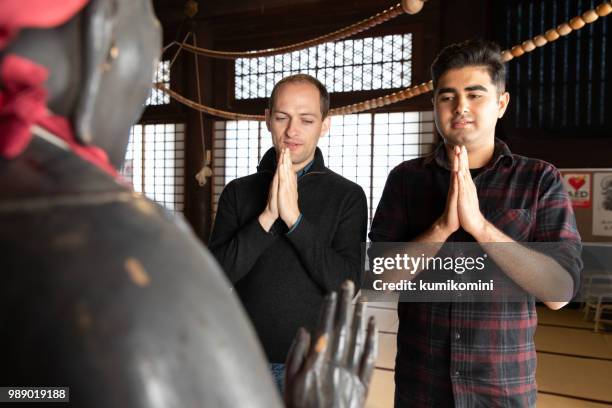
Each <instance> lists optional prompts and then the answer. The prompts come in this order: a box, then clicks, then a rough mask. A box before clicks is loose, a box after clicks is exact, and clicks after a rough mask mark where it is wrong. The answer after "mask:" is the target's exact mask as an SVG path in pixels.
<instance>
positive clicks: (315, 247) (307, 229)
mask: <svg viewBox="0 0 612 408" xmlns="http://www.w3.org/2000/svg"><path fill="white" fill-rule="evenodd" d="M275 169H276V152H275V151H274V148H272V149H270V150H268V152H267V153H266V154H265V155H264V157H263V158H262V160H261V163H260V165H259V166H258V168H257V170H258V171H257V173H255V174H252V175H250V176H246V177H242V178H239V179H236V180H233V181H232V182H230V183H229V184H228V185H227V186H226V187H225V189H224V190H223V193H222V194H221V198H220V200H219V207H218V210H217V216H216V220H215V226H214V229H213V232H212V236H211V239H210V246H209V247H210V250H211V251H212V252H213V254H214V255H215V257H216V258H217V260H218V261H219V263H220V264H221V266H222V267H223V269H224V270H225V273H226V274H227V276H228V277H229V279H230V280H231V282H232V283H233V284H234V287H235V288H236V291H237V293H238V295H239V297H240V299H241V300H242V302H243V304H244V306H245V308H246V310H247V312H248V313H249V315H250V317H251V320H252V322H253V324H254V326H255V329H256V330H257V333H258V335H259V338H260V340H261V342H262V344H263V346H264V349H265V351H266V354H267V356H268V359H269V361H270V362H273V363H284V362H285V357H286V355H287V352H288V350H289V347H290V345H291V342H292V340H293V338H294V336H295V334H296V332H297V329H298V328H299V327H300V326H304V327H306V328H307V329H309V330H312V329H313V328H314V327H315V326H316V322H317V320H318V315H319V308H320V306H321V303H322V301H323V298H324V296H325V295H326V294H327V293H328V292H330V291H332V290H338V289H339V287H340V284H341V283H342V282H343V281H344V280H345V279H351V280H353V281H354V282H355V284H356V286H357V288H359V286H360V284H361V278H362V277H361V272H360V271H361V264H360V262H361V243H362V242H364V241H365V237H366V228H367V216H368V210H367V202H366V197H365V194H364V192H363V190H362V188H361V187H360V186H359V185H358V184H355V183H353V182H352V181H349V180H347V179H345V178H343V177H342V176H340V175H338V174H336V173H334V172H333V171H331V170H329V169H328V168H326V167H325V163H324V161H323V155H322V154H321V151H320V150H319V149H318V148H317V150H316V153H315V159H314V163H313V165H312V167H311V168H310V170H309V172H308V173H306V174H305V175H303V176H302V177H300V179H299V180H298V194H299V198H298V205H299V208H300V211H301V213H302V220H301V222H300V223H299V224H298V225H297V227H296V228H295V229H294V230H293V231H292V232H291V233H290V234H288V235H287V230H288V229H287V226H286V225H285V223H284V222H283V221H282V220H281V219H280V218H279V219H278V220H277V221H276V222H275V224H274V225H273V226H272V228H271V229H270V232H266V231H265V230H264V229H263V228H262V227H261V225H260V224H259V221H258V216H259V214H261V212H262V211H263V210H264V208H265V206H266V203H267V197H268V190H269V187H270V183H271V181H272V177H273V175H274V171H275Z"/></svg>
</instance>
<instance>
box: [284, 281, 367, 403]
mask: <svg viewBox="0 0 612 408" xmlns="http://www.w3.org/2000/svg"><path fill="white" fill-rule="evenodd" d="M354 291H355V289H354V285H353V282H351V281H346V282H344V284H343V285H342V293H341V294H340V304H339V305H337V303H338V302H337V295H336V293H332V294H330V295H328V296H327V297H326V299H325V303H324V305H323V308H322V314H321V318H320V321H319V327H318V328H317V333H316V335H315V337H314V340H313V341H312V342H311V339H310V335H309V333H308V332H307V331H306V330H304V329H303V328H300V330H299V332H298V335H297V336H296V338H295V340H294V341H293V345H292V346H291V349H290V350H289V355H288V356H287V365H286V374H285V404H286V406H287V407H290V408H331V407H333V408H360V407H363V405H364V403H365V400H366V396H367V393H368V386H369V384H370V379H371V377H372V373H373V371H374V363H375V361H376V355H377V353H378V330H377V328H376V322H375V321H374V318H373V317H371V318H370V320H369V321H368V324H367V329H366V327H365V308H366V305H365V303H364V302H363V300H362V299H361V298H360V299H359V300H358V301H357V303H356V304H355V305H353V304H352V300H353V294H354Z"/></svg>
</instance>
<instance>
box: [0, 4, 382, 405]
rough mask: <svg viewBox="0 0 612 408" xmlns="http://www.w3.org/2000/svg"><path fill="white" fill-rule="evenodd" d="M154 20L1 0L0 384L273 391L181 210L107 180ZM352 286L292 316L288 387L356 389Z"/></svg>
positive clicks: (251, 337)
mask: <svg viewBox="0 0 612 408" xmlns="http://www.w3.org/2000/svg"><path fill="white" fill-rule="evenodd" d="M160 44H161V29H160V25H159V23H158V22H157V20H156V18H155V16H154V14H153V10H152V7H151V4H150V1H149V0H91V1H89V2H88V1H87V0H63V1H56V0H35V1H29V2H24V1H21V0H5V1H3V2H2V4H0V265H1V268H0V270H1V272H2V277H3V282H2V285H1V287H0V302H1V303H0V305H1V308H0V325H1V327H2V331H3V332H2V340H1V346H2V347H1V351H0V353H1V354H2V358H1V362H2V367H1V368H0V372H1V374H0V386H9V385H10V386H69V387H70V400H71V402H72V405H71V406H75V407H87V408H95V407H105V408H106V407H132V408H140V407H164V408H168V407H215V408H219V407H221V408H222V407H231V408H235V407H266V408H271V407H279V406H281V405H282V402H281V398H280V396H279V395H278V394H277V391H276V389H275V387H274V385H273V383H272V379H271V376H270V374H269V371H268V370H269V369H268V365H267V364H266V362H265V360H264V356H263V352H262V350H261V348H260V346H259V344H258V343H257V340H256V338H255V334H254V331H253V329H252V327H251V325H250V323H249V322H248V320H247V318H246V316H245V314H244V312H243V310H242V307H241V305H240V304H239V302H238V300H237V298H236V297H235V296H234V295H233V293H232V292H231V290H230V285H229V283H228V282H227V281H226V279H225V277H224V276H223V274H222V273H221V271H220V270H219V267H218V266H217V265H216V263H215V262H214V261H213V258H212V257H211V256H210V255H209V254H208V253H207V252H206V251H205V250H204V249H203V248H202V246H201V245H200V243H199V242H198V240H197V239H196V238H195V236H193V234H192V233H191V232H190V231H189V228H188V227H187V226H186V225H184V224H182V223H181V221H179V220H177V219H175V218H174V217H172V216H170V215H169V214H168V213H167V212H165V211H164V210H163V209H162V208H161V207H159V206H158V205H156V204H155V203H153V202H151V201H149V200H147V199H145V198H143V197H141V196H137V195H135V194H134V193H133V192H131V190H130V189H128V188H126V187H125V186H123V185H122V184H121V183H119V182H117V181H116V180H115V176H116V171H115V168H116V167H117V166H119V165H120V164H121V162H122V160H123V157H124V154H125V149H126V145H127V142H128V131H129V128H130V126H131V125H132V124H133V123H134V122H135V121H136V120H137V119H138V117H139V115H140V114H141V111H142V108H143V102H144V100H145V98H146V96H147V94H148V92H149V89H150V85H151V80H152V76H153V72H154V68H155V67H156V64H157V58H158V54H159V50H160ZM351 298H352V288H351V287H350V285H346V286H345V288H344V292H343V294H342V295H341V301H340V302H339V305H338V307H336V297H335V296H330V297H329V301H328V303H327V306H326V311H325V312H324V313H323V315H322V319H321V322H322V323H321V328H320V329H319V331H318V333H316V335H315V336H313V340H312V344H311V341H310V339H309V336H308V334H307V333H306V332H300V334H299V336H298V338H297V339H296V342H295V345H294V348H293V350H292V352H291V354H290V360H289V368H290V370H288V373H287V376H288V377H287V390H286V396H285V400H286V402H287V403H288V405H290V406H292V407H332V406H337V407H358V406H361V405H362V404H363V401H364V399H365V395H366V393H367V384H368V382H369V378H370V376H371V373H372V368H373V364H374V359H375V354H376V328H375V326H374V324H373V322H370V323H369V324H368V330H367V334H364V330H365V327H364V326H366V324H365V323H364V318H363V311H362V307H363V306H362V304H361V303H358V304H357V306H356V307H355V313H354V316H353V313H352V310H353V307H352V306H351V303H350V300H351Z"/></svg>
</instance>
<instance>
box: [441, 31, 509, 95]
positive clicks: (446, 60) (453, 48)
mask: <svg viewBox="0 0 612 408" xmlns="http://www.w3.org/2000/svg"><path fill="white" fill-rule="evenodd" d="M472 66H482V67H485V68H486V70H487V71H488V72H489V76H490V77H491V82H492V83H493V84H494V85H495V87H496V88H497V91H498V92H499V93H501V92H504V91H505V89H506V65H505V64H504V62H503V61H502V58H501V49H500V47H499V45H497V44H495V43H494V42H491V41H486V40H482V39H475V40H467V41H464V42H462V43H457V44H451V45H449V46H447V47H445V48H444V49H443V50H442V51H441V52H440V53H439V54H438V56H437V57H436V59H435V60H434V62H433V64H431V77H432V78H433V86H434V90H436V89H437V88H438V81H439V80H440V77H442V75H444V73H446V72H447V71H449V70H451V69H459V68H464V67H472Z"/></svg>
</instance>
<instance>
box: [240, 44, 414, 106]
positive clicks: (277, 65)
mask: <svg viewBox="0 0 612 408" xmlns="http://www.w3.org/2000/svg"><path fill="white" fill-rule="evenodd" d="M411 60H412V34H397V35H387V36H382V37H368V38H361V39H356V40H345V41H338V42H335V43H325V44H321V45H319V46H316V47H311V48H307V49H304V50H300V51H294V52H291V53H287V54H282V55H276V56H271V57H261V58H240V59H237V60H236V62H235V97H236V99H250V98H267V97H269V96H270V93H271V92H272V87H273V86H274V84H275V83H276V82H278V81H279V80H280V79H281V78H283V77H285V76H288V75H291V74H297V73H306V74H310V75H312V76H314V77H315V78H317V79H319V81H321V82H322V83H323V84H325V86H326V87H327V90H328V91H329V92H350V91H366V90H372V89H391V88H401V87H407V86H409V85H410V84H411V81H412V64H411Z"/></svg>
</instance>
